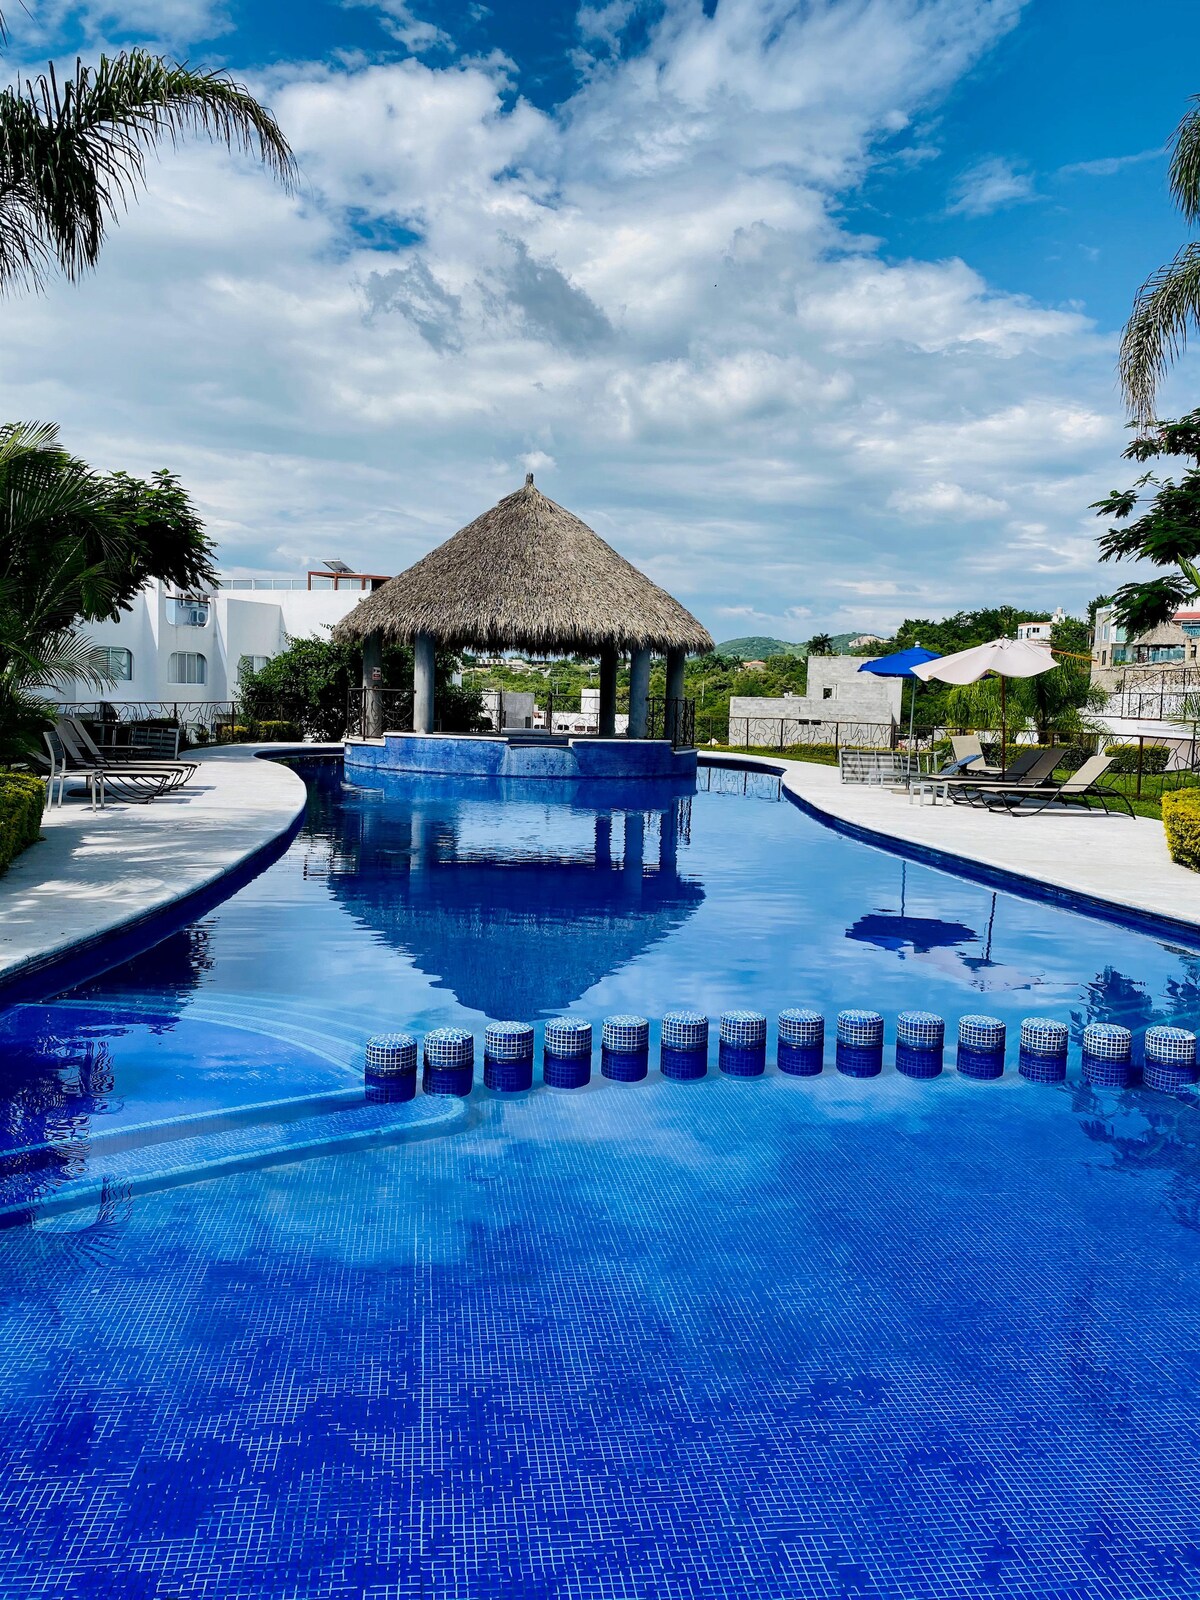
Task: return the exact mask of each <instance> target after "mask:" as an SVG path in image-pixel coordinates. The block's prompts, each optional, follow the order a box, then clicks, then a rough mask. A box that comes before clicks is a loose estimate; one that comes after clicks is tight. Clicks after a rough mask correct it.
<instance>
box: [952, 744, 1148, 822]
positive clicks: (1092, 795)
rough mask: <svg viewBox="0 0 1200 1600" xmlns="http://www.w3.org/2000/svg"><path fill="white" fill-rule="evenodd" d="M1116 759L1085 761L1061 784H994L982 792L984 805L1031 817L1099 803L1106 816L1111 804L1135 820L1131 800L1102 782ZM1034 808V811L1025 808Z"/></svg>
mask: <svg viewBox="0 0 1200 1600" xmlns="http://www.w3.org/2000/svg"><path fill="white" fill-rule="evenodd" d="M1114 759H1115V757H1113V756H1092V757H1091V758H1090V759H1089V760H1087V761H1085V762H1084V763H1083V765H1082V766H1081V767H1080V769H1079V771H1078V772H1076V773H1074V774H1072V776H1071V777H1069V778H1066V779H1064V781H1063V782H1062V783H1058V784H1038V785H1030V784H1012V785H1010V784H1007V783H1004V784H995V785H990V786H989V787H988V788H986V789H982V788H981V789H979V790H978V791H977V792H978V793H979V795H980V796H981V798H982V800H983V802H984V804H985V805H986V806H987V807H988V808H989V810H992V811H1007V812H1008V814H1009V816H1010V817H1032V816H1035V815H1036V814H1037V813H1038V812H1039V811H1045V810H1046V809H1047V808H1048V807H1049V806H1053V805H1060V804H1061V805H1063V806H1069V805H1082V806H1083V807H1084V808H1085V809H1087V810H1091V809H1092V807H1091V804H1090V802H1091V801H1093V800H1098V801H1099V802H1100V805H1101V807H1102V808H1103V810H1104V814H1105V816H1107V815H1108V814H1109V809H1110V808H1109V802H1110V801H1112V802H1114V803H1119V804H1120V805H1122V806H1124V807H1125V810H1126V811H1127V812H1128V814H1129V815H1130V816H1131V817H1132V816H1133V814H1134V812H1133V807H1132V805H1130V803H1129V797H1128V796H1127V795H1123V794H1122V793H1121V792H1120V790H1119V789H1109V788H1107V787H1105V785H1104V784H1102V783H1101V782H1100V779H1101V778H1102V777H1103V776H1104V775H1105V773H1106V772H1107V771H1108V769H1109V768H1110V767H1111V766H1112V764H1113V761H1114ZM1026 805H1031V809H1029V810H1026V809H1024V808H1025V807H1026Z"/></svg>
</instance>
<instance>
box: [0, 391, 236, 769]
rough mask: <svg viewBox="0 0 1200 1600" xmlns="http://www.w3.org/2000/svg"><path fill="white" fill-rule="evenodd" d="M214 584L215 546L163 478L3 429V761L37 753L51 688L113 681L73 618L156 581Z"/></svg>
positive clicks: (88, 615) (19, 427) (53, 433)
mask: <svg viewBox="0 0 1200 1600" xmlns="http://www.w3.org/2000/svg"><path fill="white" fill-rule="evenodd" d="M214 577H215V574H214V572H213V568H212V547H211V545H210V544H209V542H208V539H207V538H206V537H205V534H204V530H203V528H202V526H201V523H200V519H199V518H198V516H197V515H196V512H195V510H194V509H193V507H192V505H191V503H190V501H189V500H188V497H187V494H186V493H185V491H184V490H183V489H182V487H181V486H180V484H179V481H178V479H176V478H175V477H173V476H172V475H171V474H170V473H168V472H159V473H156V474H155V475H154V476H153V477H152V478H151V479H150V480H149V481H144V480H142V479H139V478H132V477H129V476H128V475H127V474H125V473H115V474H113V475H111V476H104V475H102V474H99V473H96V472H93V471H92V469H91V468H90V467H88V466H87V465H86V464H85V463H84V462H82V461H79V460H77V459H76V458H75V457H74V456H71V455H69V454H68V452H67V451H66V450H64V449H63V448H62V446H61V444H60V443H59V440H58V430H57V428H55V427H53V426H52V425H48V424H39V423H16V424H11V425H10V426H8V427H5V428H0V759H4V760H13V759H15V758H16V757H17V756H18V755H20V754H22V753H24V752H27V751H28V750H30V749H31V748H36V746H37V744H38V742H39V741H40V735H41V730H42V728H43V727H45V726H46V725H47V712H46V707H45V691H46V690H48V689H53V688H61V687H63V686H64V685H65V684H66V683H67V682H68V681H71V680H74V679H82V680H83V681H85V682H87V683H89V684H90V685H92V686H93V687H97V688H103V687H105V686H106V684H107V682H108V681H109V680H108V679H107V676H106V670H105V667H104V665H103V662H104V659H105V658H104V657H103V656H102V655H101V654H100V653H99V652H98V651H96V649H95V648H94V647H93V646H92V645H91V644H90V643H89V642H88V640H87V639H85V638H84V637H82V636H81V635H80V634H79V633H78V631H77V625H78V624H79V623H80V622H89V621H90V622H95V621H99V620H100V619H102V618H105V617H116V616H118V615H119V614H120V613H121V611H123V610H128V609H129V607H130V605H131V604H132V601H133V597H134V596H135V595H136V594H137V592H138V590H139V589H141V588H142V586H143V585H144V584H145V583H146V582H148V581H149V580H150V579H152V578H160V579H162V580H163V581H165V582H167V583H170V584H172V585H174V586H176V587H178V588H180V589H182V590H184V591H185V592H187V591H190V590H194V589H197V588H203V587H206V586H207V585H208V584H210V583H211V582H212V581H213V579H214Z"/></svg>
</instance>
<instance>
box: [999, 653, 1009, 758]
mask: <svg viewBox="0 0 1200 1600" xmlns="http://www.w3.org/2000/svg"><path fill="white" fill-rule="evenodd" d="M1007 698H1008V679H1007V678H1006V677H1005V676H1004V674H1003V673H1001V674H1000V771H1001V772H1002V773H1006V772H1007V771H1008V714H1007V711H1006V702H1007Z"/></svg>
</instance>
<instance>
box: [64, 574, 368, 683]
mask: <svg viewBox="0 0 1200 1600" xmlns="http://www.w3.org/2000/svg"><path fill="white" fill-rule="evenodd" d="M328 565H329V566H330V567H331V569H332V568H334V567H335V566H336V568H337V569H338V570H330V571H326V572H310V573H308V574H307V576H306V577H303V578H275V577H222V578H220V579H219V580H218V584H217V587H216V588H215V589H213V590H211V591H208V592H205V593H203V594H194V595H185V594H180V593H179V592H178V591H176V590H174V589H172V588H170V587H168V586H167V585H165V584H163V583H160V582H158V581H157V580H155V581H153V582H151V583H148V584H147V585H146V587H145V588H144V589H143V590H142V591H141V593H140V594H139V595H138V597H137V599H136V600H135V601H134V603H133V609H132V610H131V611H123V612H122V613H121V615H120V617H119V618H118V619H117V620H116V621H115V622H109V621H105V622H89V623H85V624H83V625H82V626H81V628H80V631H81V632H82V633H84V634H86V635H87V636H88V637H89V638H90V639H91V640H92V641H93V642H94V643H95V644H96V645H97V646H99V647H100V648H102V649H104V650H105V651H106V652H107V654H108V667H109V670H110V672H111V673H112V675H113V677H114V678H115V679H116V682H115V683H114V684H113V685H112V686H111V687H110V688H108V689H106V690H104V691H103V692H102V693H100V694H97V691H96V690H95V689H94V688H92V687H90V686H89V685H87V684H84V683H77V684H76V686H75V690H74V693H71V692H67V693H66V694H63V695H62V696H61V699H62V702H63V703H64V704H68V703H70V704H76V705H80V704H94V703H95V702H96V701H97V699H103V700H106V701H109V702H112V703H120V702H121V701H137V702H140V703H142V704H143V705H146V704H147V703H149V704H150V705H154V704H159V703H161V704H163V705H177V704H182V703H185V702H186V703H188V704H189V705H197V704H198V703H199V704H222V703H225V704H228V702H230V701H231V700H233V699H234V698H235V697H236V695H237V688H238V674H239V672H240V671H241V668H242V664H243V663H244V662H246V663H249V664H250V665H251V666H253V667H255V668H259V667H262V666H264V665H265V664H266V662H268V661H269V660H270V659H271V657H272V656H275V655H278V654H279V652H280V651H281V650H283V649H284V648H285V647H286V645H287V643H288V641H289V640H291V639H312V638H317V637H319V636H321V635H322V634H323V633H324V630H325V629H327V628H330V627H332V626H333V624H334V623H335V622H338V621H340V620H341V618H342V617H344V616H345V615H346V614H347V612H349V611H352V610H353V609H354V607H355V606H356V605H357V604H358V602H359V601H360V600H361V599H362V597H363V594H364V592H368V591H370V590H371V589H374V588H377V587H378V586H379V585H380V584H381V583H386V582H387V581H388V580H387V579H386V578H385V577H382V576H380V575H379V574H377V573H359V572H351V571H350V570H349V568H344V564H343V563H341V562H338V563H336V564H335V563H329V564H328ZM151 714H152V713H151Z"/></svg>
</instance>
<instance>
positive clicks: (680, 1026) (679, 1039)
mask: <svg viewBox="0 0 1200 1600" xmlns="http://www.w3.org/2000/svg"><path fill="white" fill-rule="evenodd" d="M662 1044H663V1048H664V1049H665V1050H684V1051H696V1050H707V1049H708V1018H707V1017H706V1016H705V1015H704V1013H703V1011H689V1010H683V1011H667V1012H664V1014H663V1019H662Z"/></svg>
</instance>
